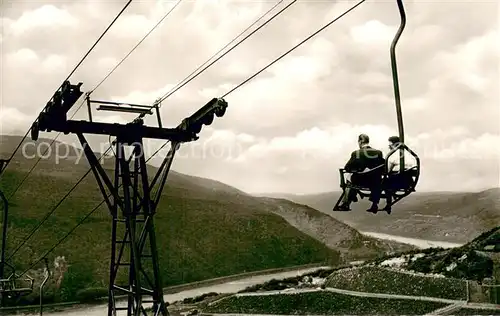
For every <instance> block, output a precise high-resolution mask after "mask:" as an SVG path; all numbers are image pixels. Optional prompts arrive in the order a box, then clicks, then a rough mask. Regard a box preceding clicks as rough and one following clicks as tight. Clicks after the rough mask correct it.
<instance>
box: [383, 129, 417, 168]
mask: <svg viewBox="0 0 500 316" xmlns="http://www.w3.org/2000/svg"><path fill="white" fill-rule="evenodd" d="M388 141H389V149H390V150H391V151H392V150H393V149H394V148H396V147H397V146H399V144H400V139H399V136H391V137H389V139H388ZM403 154H404V160H405V167H404V169H403V171H404V170H407V169H410V168H412V167H413V165H412V164H411V161H413V160H414V158H413V157H412V156H410V155H409V154H408V152H407V151H406V150H403ZM400 156H401V151H399V153H397V152H395V153H393V154H392V155H391V156H390V157H387V158H386V159H388V161H387V173H389V174H391V173H397V172H399V164H400V161H399V157H400Z"/></svg>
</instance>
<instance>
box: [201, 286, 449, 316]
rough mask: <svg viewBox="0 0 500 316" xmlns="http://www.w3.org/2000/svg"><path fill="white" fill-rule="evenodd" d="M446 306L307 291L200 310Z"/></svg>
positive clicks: (389, 311) (374, 310)
mask: <svg viewBox="0 0 500 316" xmlns="http://www.w3.org/2000/svg"><path fill="white" fill-rule="evenodd" d="M444 306H446V304H443V303H437V302H426V301H414V300H395V299H382V298H371V297H357V296H349V295H343V294H337V293H331V292H312V293H311V292H310V293H300V294H280V295H263V296H241V297H237V296H232V297H229V298H226V299H223V300H221V301H219V302H216V303H214V304H213V305H211V306H207V307H205V308H203V309H202V310H203V312H208V313H254V314H257V313H259V314H282V315H291V314H295V315H297V314H309V315H311V314H312V315H321V314H328V315H423V314H426V313H428V312H431V311H433V310H436V309H438V308H441V307H444Z"/></svg>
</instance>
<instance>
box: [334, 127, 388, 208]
mask: <svg viewBox="0 0 500 316" xmlns="http://www.w3.org/2000/svg"><path fill="white" fill-rule="evenodd" d="M358 145H359V149H358V150H355V151H353V152H352V153H351V158H350V159H349V161H348V162H347V163H346V165H345V167H344V170H345V171H346V172H352V173H353V174H352V175H351V180H350V182H351V184H352V185H354V186H357V187H362V188H367V189H369V190H370V201H371V202H372V206H371V207H370V208H369V209H368V210H366V211H367V212H371V213H377V211H378V203H379V201H380V195H381V187H382V183H381V182H382V175H383V173H384V165H385V159H384V155H383V154H382V152H381V151H380V150H378V149H375V148H372V147H370V138H369V137H368V135H366V134H361V135H359V137H358ZM374 168H375V169H374ZM372 169H374V170H373V171H371V172H368V173H359V172H363V171H366V170H372ZM357 194H358V191H357V190H356V189H355V188H351V187H350V186H347V187H346V188H345V194H344V197H343V199H342V203H341V204H340V205H339V206H338V208H337V209H334V211H350V204H351V203H352V202H357V201H358V198H357Z"/></svg>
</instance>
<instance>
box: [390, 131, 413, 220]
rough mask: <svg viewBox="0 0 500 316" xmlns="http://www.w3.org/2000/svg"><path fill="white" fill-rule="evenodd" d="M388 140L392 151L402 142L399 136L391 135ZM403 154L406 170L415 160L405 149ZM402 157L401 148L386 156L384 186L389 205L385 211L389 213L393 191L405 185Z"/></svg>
mask: <svg viewBox="0 0 500 316" xmlns="http://www.w3.org/2000/svg"><path fill="white" fill-rule="evenodd" d="M388 141H389V149H390V151H392V150H393V149H395V148H397V147H398V146H399V145H400V143H401V141H400V138H399V136H391V137H389V139H388ZM403 155H404V164H405V165H404V169H403V171H405V170H408V169H410V168H412V167H413V165H412V163H411V162H412V161H413V159H414V158H413V157H412V156H410V155H409V154H408V153H407V151H406V150H403ZM400 157H401V151H399V150H398V152H394V153H393V154H392V155H391V156H388V157H386V160H387V179H386V183H385V185H384V187H385V195H386V200H387V205H386V207H384V211H386V212H387V213H388V214H390V213H391V203H392V193H393V192H391V191H397V189H399V188H400V187H401V186H405V185H404V183H405V181H404V176H401V174H400V173H399V170H400V163H401V161H400V160H399V158H400Z"/></svg>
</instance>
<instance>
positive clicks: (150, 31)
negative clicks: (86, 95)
mask: <svg viewBox="0 0 500 316" xmlns="http://www.w3.org/2000/svg"><path fill="white" fill-rule="evenodd" d="M181 2H182V0H179V1H177V3H176V4H175V5H174V6H173V7H172V8H171V9H170V10H169V11H168V12H167V13H165V14H164V15H163V17H162V18H161V19H160V20H159V21H158V23H156V25H155V26H153V28H152V29H151V30H149V32H148V33H146V35H144V37H143V38H142V39H141V40H140V41H139V42H138V43H137V44H136V45H135V46H134V47H133V48H132V49H131V50H130V51H129V52H128V53H127V55H125V57H123V58H122V59H121V60H120V62H119V63H118V64H116V66H115V67H114V68H113V69H111V71H110V72H109V73H108V74H107V75H106V76H105V77H104V78H103V79H102V80H101V81H100V82H99V83H98V84H97V85H96V86H95V87H94V88H93V89H92V90H91V91H90V93H92V92H94V91H95V90H96V89H97V88H99V87H100V86H101V85H102V84H103V83H104V81H106V79H108V77H109V76H111V74H113V72H115V70H116V69H117V68H118V67H119V66H120V65H121V64H122V63H123V62H124V61H125V60H126V59H127V58H128V57H129V56H130V55H131V54H132V53H133V52H134V51H135V50H136V49H137V47H139V45H141V44H142V42H144V40H145V39H146V38H147V37H148V36H149V35H150V34H151V33H153V31H154V30H156V29H157V28H158V26H159V25H160V24H161V22H163V20H165V19H166V18H167V17H168V16H169V15H170V13H172V11H174V9H175V8H177V6H178V5H179V4H180V3H181ZM78 109H79V108H78ZM77 111H78V110H77Z"/></svg>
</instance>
